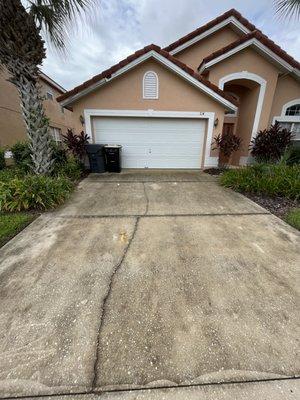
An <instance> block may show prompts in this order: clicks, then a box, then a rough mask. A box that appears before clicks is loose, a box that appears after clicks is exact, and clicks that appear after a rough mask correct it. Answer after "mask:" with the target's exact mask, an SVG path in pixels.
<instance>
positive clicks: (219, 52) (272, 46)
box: [199, 30, 300, 70]
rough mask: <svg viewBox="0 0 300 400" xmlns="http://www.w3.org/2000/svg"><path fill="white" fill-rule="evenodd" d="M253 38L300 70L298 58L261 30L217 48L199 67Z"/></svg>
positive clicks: (202, 67)
mask: <svg viewBox="0 0 300 400" xmlns="http://www.w3.org/2000/svg"><path fill="white" fill-rule="evenodd" d="M251 39H257V40H258V41H259V42H260V43H262V44H263V45H265V46H266V47H268V48H269V49H270V50H271V51H272V52H273V53H275V54H276V55H277V56H279V57H280V58H282V59H283V60H284V61H286V62H287V63H288V64H290V65H291V66H292V67H294V68H297V69H299V70H300V63H299V62H298V61H297V60H295V59H294V58H293V57H291V56H290V55H289V54H288V53H287V52H286V51H284V50H283V49H282V48H281V47H279V46H278V45H277V44H276V43H274V42H273V41H272V40H270V39H269V38H268V37H267V36H266V35H264V34H263V33H262V32H260V31H258V30H255V31H253V32H251V33H248V34H247V35H245V36H243V37H242V38H241V39H238V40H236V41H234V42H233V43H231V44H229V45H227V46H225V47H223V48H221V49H220V50H217V51H215V52H214V53H211V54H210V55H209V56H207V57H205V58H204V59H203V61H202V62H201V64H200V65H199V69H200V68H201V69H204V68H205V65H206V64H207V63H209V62H211V61H212V60H214V59H216V58H218V57H220V56H222V55H223V54H226V53H228V52H229V51H230V50H233V49H235V48H236V47H238V46H240V45H242V44H243V43H246V42H247V41H249V40H251Z"/></svg>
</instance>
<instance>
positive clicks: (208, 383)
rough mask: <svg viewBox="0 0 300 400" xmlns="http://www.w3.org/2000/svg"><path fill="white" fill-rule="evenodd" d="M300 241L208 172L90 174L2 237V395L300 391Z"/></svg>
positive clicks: (221, 395)
mask: <svg viewBox="0 0 300 400" xmlns="http://www.w3.org/2000/svg"><path fill="white" fill-rule="evenodd" d="M299 244H300V235H299V233H297V232H296V231H295V230H294V229H293V228H291V227H289V226H288V225H286V224H285V223H284V222H282V221H281V220H279V219H277V218H276V217H274V216H272V215H271V214H269V213H268V212H267V211H266V210H264V209H263V208H261V207H259V206H258V205H256V204H254V203H252V202H251V201H250V200H248V199H247V198H245V197H243V196H241V195H239V194H237V193H234V192H232V191H230V190H226V189H223V188H221V187H219V186H218V184H217V183H216V180H215V178H213V177H211V176H208V175H206V174H204V173H200V172H188V171H177V172H174V171H164V172H161V171H126V172H124V173H122V174H120V175H119V174H116V175H109V174H106V175H99V176H97V175H90V176H89V177H88V178H87V179H85V180H83V181H82V182H81V183H80V185H79V187H78V189H77V191H76V192H75V194H74V196H73V197H72V199H71V200H70V201H69V202H68V204H66V205H65V206H64V207H63V208H61V209H60V210H58V211H56V212H54V213H48V214H44V215H43V216H42V217H40V218H38V219H37V220H36V221H35V222H34V223H33V224H31V225H30V226H29V227H27V228H26V229H25V230H24V231H23V232H21V233H20V234H19V235H18V236H17V237H15V238H14V239H13V240H12V241H10V242H9V243H8V244H7V245H6V246H4V247H3V248H2V249H1V250H0V254H1V255H0V263H1V264H0V307H1V308H0V398H6V397H24V396H27V397H30V396H46V395H52V396H53V395H55V394H56V395H58V397H56V396H55V397H51V398H52V399H53V398H57V399H58V398H59V399H60V398H64V399H65V398H66V396H60V395H66V394H74V395H75V394H76V397H74V396H70V398H72V399H73V398H76V399H78V400H79V399H96V398H97V399H98V398H101V399H102V398H103V399H109V400H110V399H124V400H132V399H142V398H143V399H162V398H165V399H169V398H170V399H186V398H190V399H196V398H197V399H198V398H201V399H207V400H209V399H214V400H215V399H216V398H218V399H224V400H225V399H234V398H237V399H244V398H245V399H246V398H247V399H250V398H255V399H258V398H264V399H272V400H275V399H296V398H299V397H300V385H299V383H300V380H298V379H297V378H298V377H299V376H300V358H299V348H300V347H299V338H300V329H299V326H300V324H299V305H300V302H299V283H300V282H299V281H300V279H299V266H300V254H299ZM242 382H245V383H242ZM249 382H252V383H249ZM204 384H205V385H204ZM169 387H170V388H172V389H168V390H167V389H166V388H169ZM148 388H156V389H155V390H154V389H151V390H144V389H148ZM158 388H162V389H158ZM133 389H135V390H134V391H131V390H133ZM128 390H130V391H128ZM99 392H100V393H102V394H101V395H99V394H97V393H99ZM95 393H96V394H95ZM259 393H260V395H259ZM262 394H263V395H262ZM200 396H201V397H200ZM216 396H217V397H216ZM234 396H236V397H234ZM260 396H261V397H260ZM67 397H68V396H67Z"/></svg>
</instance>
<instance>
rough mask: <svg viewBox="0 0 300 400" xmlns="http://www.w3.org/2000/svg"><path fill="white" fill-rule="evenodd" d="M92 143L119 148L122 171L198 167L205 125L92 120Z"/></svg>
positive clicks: (129, 119)
mask: <svg viewBox="0 0 300 400" xmlns="http://www.w3.org/2000/svg"><path fill="white" fill-rule="evenodd" d="M93 132H94V138H95V142H96V143H115V144H120V145H122V147H123V149H122V166H123V168H200V166H201V156H202V148H203V143H204V135H205V122H204V121H203V120H200V119H175V118H174V119H170V118H132V117H127V118H124V117H122V118H118V117H97V118H93Z"/></svg>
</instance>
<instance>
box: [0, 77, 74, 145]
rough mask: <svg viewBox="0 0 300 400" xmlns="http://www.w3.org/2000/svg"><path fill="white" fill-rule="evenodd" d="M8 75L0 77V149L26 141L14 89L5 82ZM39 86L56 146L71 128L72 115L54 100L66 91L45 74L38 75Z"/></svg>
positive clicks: (72, 125)
mask: <svg viewBox="0 0 300 400" xmlns="http://www.w3.org/2000/svg"><path fill="white" fill-rule="evenodd" d="M8 77H9V75H8V73H7V72H6V71H4V73H1V75H0V146H1V147H9V146H11V145H13V144H14V143H15V142H17V141H19V140H25V139H26V128H25V124H24V121H23V118H22V114H21V108H20V99H19V95H18V92H17V89H16V88H15V86H14V85H13V84H12V83H10V82H8V81H7V78H8ZM39 84H40V85H41V90H42V94H43V96H44V97H45V101H44V107H45V111H46V115H47V117H48V118H49V119H50V132H51V135H52V137H53V139H54V140H55V141H56V142H58V141H60V140H61V134H62V133H65V132H66V131H67V129H69V128H73V127H74V124H73V113H72V112H71V111H70V110H67V109H65V108H63V107H62V106H61V105H60V104H59V103H58V102H57V101H56V98H57V97H58V96H59V95H62V94H63V93H65V92H66V91H65V89H64V88H62V87H61V86H60V85H58V84H57V83H56V82H54V81H53V80H52V79H51V78H49V76H47V75H46V74H44V73H41V74H40V77H39Z"/></svg>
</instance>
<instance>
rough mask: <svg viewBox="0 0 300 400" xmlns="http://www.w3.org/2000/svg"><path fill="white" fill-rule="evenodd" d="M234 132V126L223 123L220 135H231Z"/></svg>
mask: <svg viewBox="0 0 300 400" xmlns="http://www.w3.org/2000/svg"><path fill="white" fill-rule="evenodd" d="M233 132H234V124H233V123H227V122H225V123H224V124H223V130H222V134H223V135H224V134H227V133H230V134H231V133H233Z"/></svg>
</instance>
